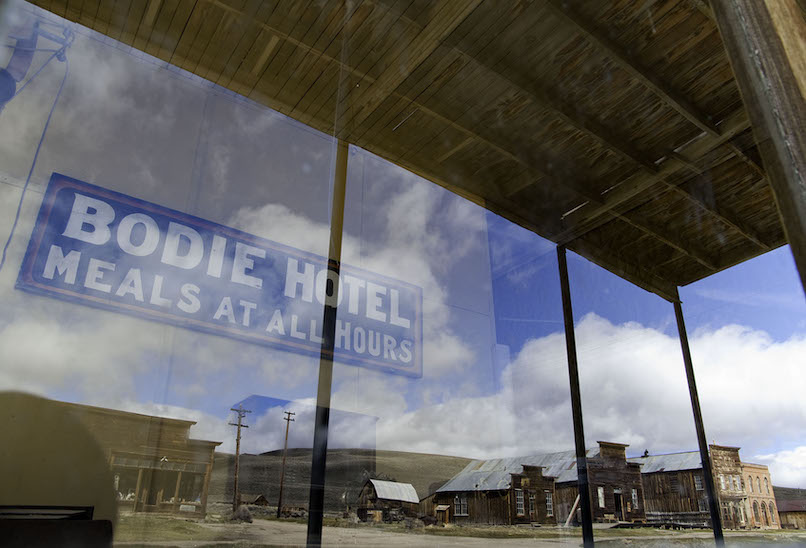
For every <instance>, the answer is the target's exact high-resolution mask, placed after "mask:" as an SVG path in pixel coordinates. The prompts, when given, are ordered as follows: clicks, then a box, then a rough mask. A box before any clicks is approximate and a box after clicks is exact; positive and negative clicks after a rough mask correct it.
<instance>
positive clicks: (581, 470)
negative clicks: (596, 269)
mask: <svg viewBox="0 0 806 548" xmlns="http://www.w3.org/2000/svg"><path fill="white" fill-rule="evenodd" d="M557 262H558V264H559V268H560V290H561V292H562V299H563V319H564V320H565V349H566V352H567V354H568V381H569V384H570V385H571V412H572V414H573V417H574V445H575V447H576V455H577V488H578V489H579V504H580V506H581V508H582V542H583V546H584V547H585V548H591V547H592V546H593V512H592V511H591V498H590V488H589V486H588V458H587V451H586V449H585V431H584V429H583V426H582V398H581V396H580V393H579V368H578V367H577V346H576V339H575V338H574V312H573V310H572V309H571V287H570V284H569V283H568V263H567V261H566V257H565V246H562V245H561V246H557Z"/></svg>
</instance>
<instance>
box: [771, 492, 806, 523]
mask: <svg viewBox="0 0 806 548" xmlns="http://www.w3.org/2000/svg"><path fill="white" fill-rule="evenodd" d="M775 501H776V502H777V506H778V515H779V516H780V518H781V528H782V529H806V489H795V488H792V487H776V488H775Z"/></svg>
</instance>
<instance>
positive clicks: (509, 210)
mask: <svg viewBox="0 0 806 548" xmlns="http://www.w3.org/2000/svg"><path fill="white" fill-rule="evenodd" d="M34 3H35V4H37V5H39V6H41V7H43V8H45V9H48V10H50V11H52V12H54V13H56V14H58V15H60V16H63V17H65V18H67V19H69V20H72V21H75V22H78V23H80V24H82V25H84V26H86V27H89V28H92V29H94V30H96V31H98V32H100V33H103V34H105V35H108V36H110V37H112V38H114V39H116V40H119V41H121V42H123V43H125V44H128V45H131V46H133V47H135V48H137V49H140V50H143V51H145V52H146V53H149V54H151V55H154V56H156V57H158V58H160V59H163V60H165V61H168V62H171V63H173V64H175V65H177V66H179V67H181V68H184V69H186V70H189V71H191V72H194V73H196V74H198V75H199V76H202V77H204V78H207V79H208V80H211V81H213V82H216V83H218V84H220V85H222V86H224V87H227V88H229V89H231V90H234V91H236V92H238V93H241V94H243V95H245V96H247V97H250V98H252V99H254V100H256V101H258V102H260V103H263V104H265V105H267V106H269V107H271V108H273V109H275V110H278V111H280V112H282V113H284V114H286V115H288V116H290V117H292V118H295V119H297V120H299V121H301V122H304V123H306V124H308V125H310V126H312V127H314V128H316V129H319V130H322V131H324V132H326V133H328V134H331V135H336V136H338V137H339V138H342V139H344V140H346V141H348V142H350V143H353V144H356V145H358V146H361V147H363V148H365V149H367V150H369V151H371V152H373V153H376V154H378V155H379V156H382V157H384V158H387V159H388V160H390V161H392V162H395V163H397V164H398V165H401V166H403V167H405V168H407V169H409V170H411V171H413V172H415V173H417V174H419V175H422V176H424V177H426V178H427V179H429V180H431V181H434V182H435V183H438V184H440V185H443V186H445V187H447V188H449V189H451V190H453V191H455V192H457V193H459V194H461V195H462V196H465V197H467V198H469V199H471V200H473V201H475V202H477V203H479V204H481V205H483V206H485V207H487V208H488V209H490V210H492V211H494V212H496V213H498V214H500V215H502V216H503V217H506V218H508V219H510V220H512V221H514V222H516V223H518V224H520V225H522V226H524V227H526V228H529V229H531V230H533V231H535V232H537V233H538V234H540V235H541V236H543V237H545V238H547V239H549V240H551V241H553V242H556V243H559V244H566V245H567V247H568V248H569V249H572V250H574V251H576V252H577V253H579V254H581V255H582V256H584V257H586V258H588V259H590V260H592V261H593V262H595V263H597V264H599V265H601V266H602V267H604V268H606V269H608V270H610V271H611V272H613V273H615V274H617V275H619V276H621V277H623V278H625V279H627V280H629V281H631V282H633V283H635V284H637V285H639V286H641V287H643V288H645V289H647V290H649V291H652V292H654V293H657V294H658V295H660V296H662V297H664V298H666V299H669V300H673V299H674V298H675V295H676V286H681V285H686V284H688V283H691V282H694V281H696V280H699V279H701V278H703V277H706V276H708V275H710V274H712V273H714V272H717V271H719V270H722V269H725V268H727V267H730V266H732V265H735V264H737V263H740V262H742V261H744V260H747V259H749V258H751V257H754V256H756V255H758V254H761V253H764V252H766V251H769V250H770V249H773V248H776V247H778V246H780V245H783V244H784V243H786V242H785V237H784V232H783V229H782V227H781V222H780V219H779V216H778V211H777V208H776V205H775V202H774V199H773V195H772V192H771V190H770V188H769V185H768V184H767V181H766V176H765V172H764V168H763V166H762V165H761V160H760V157H759V153H758V151H757V149H756V146H755V143H754V141H753V138H752V135H751V134H750V128H749V122H748V117H747V114H746V112H745V109H744V107H743V105H742V101H741V97H740V96H739V91H738V88H737V86H736V82H735V81H734V76H733V73H732V71H731V68H730V65H729V64H728V60H727V58H726V55H725V52H724V48H723V45H722V42H721V39H720V36H719V33H718V30H717V27H716V24H715V23H714V21H713V18H712V14H711V12H710V9H709V8H708V4H707V2H705V1H703V0H654V1H648V2H634V1H632V0H602V1H599V2H587V1H585V0H568V1H562V0H533V1H529V0H512V1H510V2H493V1H486V2H484V1H481V0H441V1H436V0H433V1H432V0H348V1H345V0H299V1H296V2H282V1H262V0H120V1H111V0H101V1H99V0H84V1H83V2H80V1H79V2H74V1H72V0H71V1H68V0H35V1H34Z"/></svg>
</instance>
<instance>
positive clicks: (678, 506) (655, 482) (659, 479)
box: [643, 470, 708, 514]
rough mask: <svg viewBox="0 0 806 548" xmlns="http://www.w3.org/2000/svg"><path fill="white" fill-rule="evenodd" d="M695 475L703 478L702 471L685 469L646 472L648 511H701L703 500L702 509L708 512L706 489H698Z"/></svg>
mask: <svg viewBox="0 0 806 548" xmlns="http://www.w3.org/2000/svg"><path fill="white" fill-rule="evenodd" d="M695 476H697V477H700V478H702V471H701V470H683V471H677V472H654V473H652V474H644V478H643V480H644V496H645V498H646V511H647V512H663V513H666V512H699V511H700V503H699V502H698V501H699V500H702V504H703V506H702V509H703V511H705V512H706V514H707V512H708V510H707V506H705V504H706V503H705V500H706V498H705V497H706V495H705V491H704V490H699V491H698V490H697V486H696V483H695V479H694V478H695ZM701 485H704V483H701Z"/></svg>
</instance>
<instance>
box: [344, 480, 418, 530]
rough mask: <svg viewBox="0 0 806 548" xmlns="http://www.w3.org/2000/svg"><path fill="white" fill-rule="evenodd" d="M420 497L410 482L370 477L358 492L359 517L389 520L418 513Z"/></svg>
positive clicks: (362, 518) (369, 519)
mask: <svg viewBox="0 0 806 548" xmlns="http://www.w3.org/2000/svg"><path fill="white" fill-rule="evenodd" d="M419 503H420V499H419V497H418V496H417V491H416V490H415V489H414V486H413V485H412V484H410V483H400V482H397V481H385V480H378V479H369V480H367V481H366V483H365V484H364V487H362V488H361V492H360V493H359V494H358V507H357V509H356V511H357V513H358V518H359V519H360V520H362V521H389V520H390V519H392V518H393V517H394V515H395V514H397V515H398V516H410V517H414V516H416V515H417V509H418V505H419Z"/></svg>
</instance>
